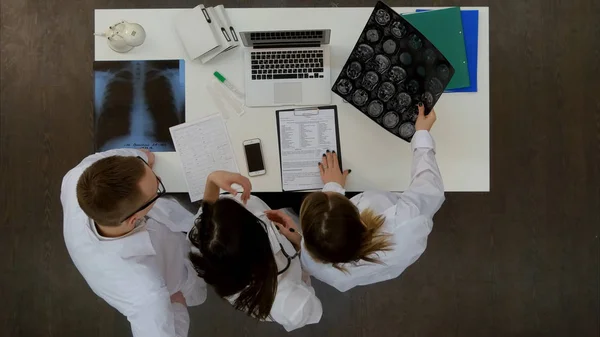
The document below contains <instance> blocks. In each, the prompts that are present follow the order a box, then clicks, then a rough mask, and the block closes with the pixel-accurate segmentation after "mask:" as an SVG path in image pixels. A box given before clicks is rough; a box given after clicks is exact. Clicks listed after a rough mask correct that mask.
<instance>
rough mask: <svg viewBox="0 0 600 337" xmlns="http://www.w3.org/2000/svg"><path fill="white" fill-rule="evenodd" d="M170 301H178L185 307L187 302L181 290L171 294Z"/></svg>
mask: <svg viewBox="0 0 600 337" xmlns="http://www.w3.org/2000/svg"><path fill="white" fill-rule="evenodd" d="M171 303H180V304H183V305H185V306H186V307H187V302H186V301H185V297H183V294H182V293H181V291H178V292H176V293H174V294H173V295H171Z"/></svg>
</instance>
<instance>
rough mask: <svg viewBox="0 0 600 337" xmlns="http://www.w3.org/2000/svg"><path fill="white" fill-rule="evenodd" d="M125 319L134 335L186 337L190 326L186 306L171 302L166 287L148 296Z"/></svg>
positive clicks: (136, 336) (145, 336) (143, 336)
mask: <svg viewBox="0 0 600 337" xmlns="http://www.w3.org/2000/svg"><path fill="white" fill-rule="evenodd" d="M127 319H128V320H129V323H130V324H131V331H132V332H133V336H134V337H186V336H187V335H188V330H189V327H190V316H189V314H188V310H187V307H186V306H185V305H183V304H180V303H171V298H170V296H169V293H168V292H167V290H166V288H164V291H161V292H160V293H158V294H155V295H151V296H149V298H148V299H147V301H146V302H145V303H144V304H143V305H140V306H139V308H138V310H137V311H136V312H135V313H134V314H132V315H129V316H128V317H127Z"/></svg>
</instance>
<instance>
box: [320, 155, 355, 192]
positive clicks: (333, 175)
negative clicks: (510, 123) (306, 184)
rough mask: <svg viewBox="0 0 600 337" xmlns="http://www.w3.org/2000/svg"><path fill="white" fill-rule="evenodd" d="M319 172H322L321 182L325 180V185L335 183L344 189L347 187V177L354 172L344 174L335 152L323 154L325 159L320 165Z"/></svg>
mask: <svg viewBox="0 0 600 337" xmlns="http://www.w3.org/2000/svg"><path fill="white" fill-rule="evenodd" d="M319 170H320V171H321V180H323V183H324V184H327V183H331V182H335V183H338V184H340V185H341V186H342V187H344V185H346V177H348V174H350V172H352V170H345V171H344V172H342V170H341V169H340V163H339V162H338V156H337V153H335V151H333V152H330V151H329V150H327V153H324V154H323V159H322V160H321V162H320V163H319Z"/></svg>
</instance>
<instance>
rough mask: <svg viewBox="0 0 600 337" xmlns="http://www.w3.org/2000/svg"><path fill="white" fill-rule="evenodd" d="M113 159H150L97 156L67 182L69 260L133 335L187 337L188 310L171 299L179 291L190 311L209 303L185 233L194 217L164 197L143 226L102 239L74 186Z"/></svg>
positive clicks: (64, 191) (121, 152) (131, 153)
mask: <svg viewBox="0 0 600 337" xmlns="http://www.w3.org/2000/svg"><path fill="white" fill-rule="evenodd" d="M113 155H120V156H140V157H142V158H144V159H147V156H146V154H145V153H143V152H141V151H137V150H132V149H121V150H111V151H106V152H102V153H96V154H94V155H91V156H89V157H87V158H85V159H84V160H83V161H82V162H81V163H80V164H79V165H77V166H76V167H75V168H73V169H72V170H71V171H69V172H68V173H67V174H66V176H65V177H64V179H63V182H62V188H61V196H60V198H61V202H62V205H63V213H64V228H63V230H64V237H65V243H66V245H67V249H68V251H69V255H70V256H71V259H72V260H73V262H74V263H75V266H76V267H77V269H78V270H79V272H80V273H81V275H83V277H84V278H85V280H86V281H87V283H88V284H89V286H90V288H92V290H93V291H94V293H96V294H97V295H98V296H100V297H101V298H102V299H104V300H105V301H106V302H107V303H108V304H110V305H111V306H112V307H114V308H115V309H117V310H118V311H119V312H121V313H122V314H123V315H125V316H126V317H127V319H128V320H129V322H130V323H131V330H132V332H133V335H134V336H136V337H154V336H156V337H167V336H169V337H174V336H177V337H184V336H187V333H188V328H189V315H188V312H187V308H186V307H185V306H184V305H182V304H179V303H171V299H170V295H172V294H174V293H176V292H178V291H181V292H182V293H183V295H184V297H185V299H186V302H187V304H188V306H193V305H199V304H201V303H202V302H204V300H205V299H206V284H205V283H204V281H203V280H202V279H200V278H199V277H198V276H197V274H196V273H195V271H194V270H193V267H192V265H191V262H190V261H189V260H188V259H187V254H188V253H189V249H190V246H189V242H188V241H187V240H186V237H185V234H184V233H182V231H185V232H187V231H189V229H190V228H191V226H192V224H193V214H192V213H190V212H188V211H187V210H185V209H184V208H183V207H182V206H181V205H179V203H177V202H175V201H173V200H171V199H168V198H161V199H159V200H158V201H157V202H156V204H155V205H154V207H153V208H152V209H151V210H150V212H149V213H148V215H147V217H146V221H145V224H144V225H142V226H140V227H138V228H136V229H135V230H134V231H132V232H131V233H129V234H127V235H125V236H123V237H119V238H105V237H102V236H100V235H99V234H98V232H97V230H96V226H95V225H94V221H93V220H92V219H90V218H89V217H88V216H87V215H86V214H85V213H84V212H83V210H82V209H81V207H80V206H79V203H78V202H77V195H76V186H77V181H78V180H79V177H80V176H81V174H82V173H83V171H84V170H85V169H86V168H87V167H89V166H90V165H92V164H93V163H94V162H96V161H98V160H100V159H102V158H105V157H109V156H113Z"/></svg>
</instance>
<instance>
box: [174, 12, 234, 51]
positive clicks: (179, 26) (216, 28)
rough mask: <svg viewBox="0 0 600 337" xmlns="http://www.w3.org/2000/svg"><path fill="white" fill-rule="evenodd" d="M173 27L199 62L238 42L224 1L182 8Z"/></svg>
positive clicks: (186, 48) (228, 48) (231, 47)
mask: <svg viewBox="0 0 600 337" xmlns="http://www.w3.org/2000/svg"><path fill="white" fill-rule="evenodd" d="M175 30H176V31H177V35H178V36H179V39H180V40H181V42H182V43H183V47H184V48H185V51H186V52H187V54H188V56H189V57H190V59H192V60H195V59H199V60H200V62H202V63H206V62H208V61H210V60H212V59H213V58H214V57H215V56H217V55H219V54H221V53H223V52H226V51H228V50H230V49H233V48H235V47H237V46H239V44H240V42H239V38H238V36H237V33H236V31H235V29H234V28H233V26H232V25H231V22H230V21H229V17H228V16H227V12H226V11H225V7H223V5H219V6H216V7H204V5H198V6H196V7H194V8H192V9H190V10H186V11H183V13H181V14H179V16H177V18H176V19H175Z"/></svg>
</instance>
